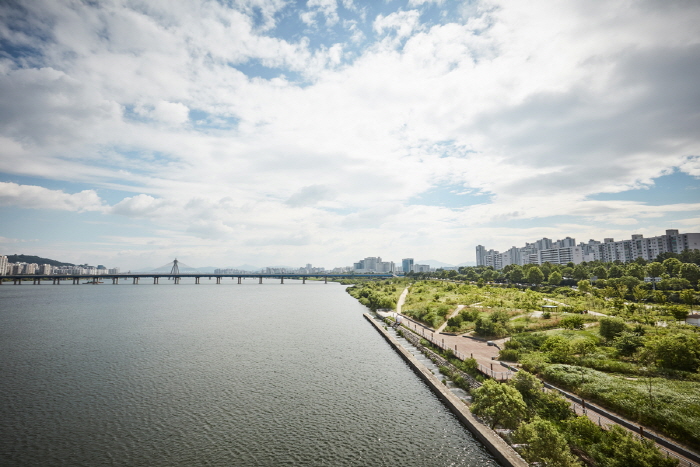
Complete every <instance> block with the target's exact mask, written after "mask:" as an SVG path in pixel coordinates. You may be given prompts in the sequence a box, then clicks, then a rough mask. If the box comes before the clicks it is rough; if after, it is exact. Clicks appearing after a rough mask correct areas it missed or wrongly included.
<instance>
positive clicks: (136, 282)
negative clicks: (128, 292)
mask: <svg viewBox="0 0 700 467" xmlns="http://www.w3.org/2000/svg"><path fill="white" fill-rule="evenodd" d="M131 283H132V284H133V285H138V284H139V278H138V277H134V278H133V280H132V281H131Z"/></svg>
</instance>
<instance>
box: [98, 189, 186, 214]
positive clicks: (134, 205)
mask: <svg viewBox="0 0 700 467" xmlns="http://www.w3.org/2000/svg"><path fill="white" fill-rule="evenodd" d="M171 205H172V203H169V202H168V201H166V200H163V199H157V198H154V197H153V196H150V195H145V194H140V195H136V196H133V197H129V198H124V199H123V200H121V201H120V202H118V203H117V204H115V205H114V206H112V207H111V209H110V212H111V213H112V214H119V215H122V216H127V217H159V216H163V215H166V213H164V212H163V208H167V207H169V206H171Z"/></svg>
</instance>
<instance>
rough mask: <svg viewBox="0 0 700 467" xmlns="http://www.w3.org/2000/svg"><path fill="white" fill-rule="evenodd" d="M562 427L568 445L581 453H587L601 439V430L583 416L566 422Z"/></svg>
mask: <svg viewBox="0 0 700 467" xmlns="http://www.w3.org/2000/svg"><path fill="white" fill-rule="evenodd" d="M563 425H564V426H563V428H564V433H565V436H566V439H567V441H568V442H569V444H570V445H571V446H574V447H575V448H577V449H579V450H581V451H588V449H589V448H590V446H592V445H594V444H597V443H600V442H601V440H602V439H603V430H601V429H600V427H599V426H598V425H596V424H595V423H593V422H592V421H591V420H590V419H589V418H588V417H586V416H585V415H581V416H580V417H575V418H572V419H570V420H566V421H565V422H564V424H563Z"/></svg>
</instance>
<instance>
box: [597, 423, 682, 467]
mask: <svg viewBox="0 0 700 467" xmlns="http://www.w3.org/2000/svg"><path fill="white" fill-rule="evenodd" d="M589 453H590V454H591V456H592V457H593V459H594V460H595V461H596V462H597V463H598V465H601V466H604V467H675V466H677V465H678V460H677V459H673V458H667V457H665V456H663V455H662V454H661V453H660V452H659V450H658V449H657V448H656V446H655V445H654V442H653V441H650V440H648V439H644V440H637V439H636V438H635V437H634V435H633V434H632V433H630V432H629V431H627V430H625V429H624V428H622V427H620V426H618V425H613V426H612V427H610V429H609V430H608V431H606V432H603V437H602V440H601V441H600V442H599V443H597V444H595V445H593V446H592V447H591V448H590V450H589Z"/></svg>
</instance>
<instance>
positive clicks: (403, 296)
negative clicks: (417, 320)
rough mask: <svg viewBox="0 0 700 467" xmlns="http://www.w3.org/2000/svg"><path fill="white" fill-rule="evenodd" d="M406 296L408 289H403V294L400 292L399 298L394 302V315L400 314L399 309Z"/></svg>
mask: <svg viewBox="0 0 700 467" xmlns="http://www.w3.org/2000/svg"><path fill="white" fill-rule="evenodd" d="M407 295H408V287H406V288H405V289H403V292H401V296H400V297H399V300H398V301H397V302H396V313H398V314H401V307H402V306H403V304H404V303H405V302H406V296H407Z"/></svg>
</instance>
